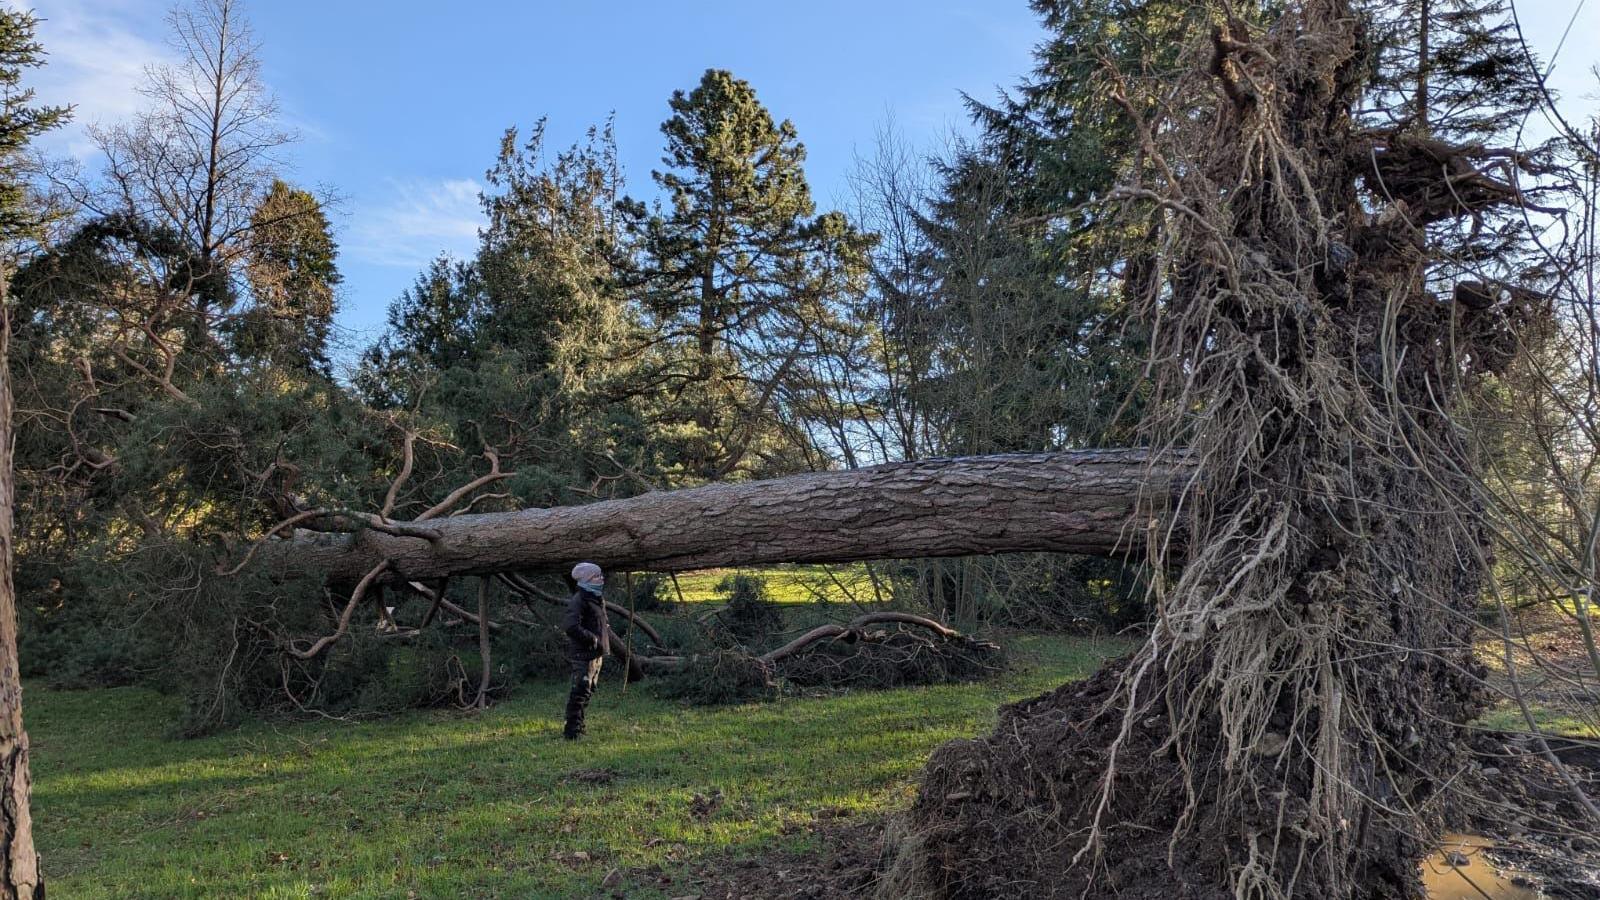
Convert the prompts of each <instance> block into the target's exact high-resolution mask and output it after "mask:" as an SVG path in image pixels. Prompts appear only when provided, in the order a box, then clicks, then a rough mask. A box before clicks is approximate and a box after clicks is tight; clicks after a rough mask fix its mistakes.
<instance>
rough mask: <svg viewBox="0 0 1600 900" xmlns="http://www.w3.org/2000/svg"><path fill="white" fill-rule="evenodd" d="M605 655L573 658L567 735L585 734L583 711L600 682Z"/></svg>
mask: <svg viewBox="0 0 1600 900" xmlns="http://www.w3.org/2000/svg"><path fill="white" fill-rule="evenodd" d="M602 661H604V657H600V656H597V657H595V658H594V659H575V660H572V692H571V693H569V694H567V728H566V735H567V737H577V736H578V735H580V734H583V731H584V729H583V711H584V709H585V708H586V707H587V706H588V705H589V698H590V697H593V696H594V688H595V685H597V684H599V683H600V663H601V662H602Z"/></svg>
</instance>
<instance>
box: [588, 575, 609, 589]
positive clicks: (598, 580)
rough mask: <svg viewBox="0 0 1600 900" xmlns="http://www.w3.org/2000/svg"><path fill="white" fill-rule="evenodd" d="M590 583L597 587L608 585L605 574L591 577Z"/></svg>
mask: <svg viewBox="0 0 1600 900" xmlns="http://www.w3.org/2000/svg"><path fill="white" fill-rule="evenodd" d="M589 583H590V584H592V585H594V586H595V587H604V586H605V583H606V576H605V573H604V572H601V573H600V574H598V575H594V576H591V577H590V578H589Z"/></svg>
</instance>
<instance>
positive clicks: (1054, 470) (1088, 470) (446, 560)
mask: <svg viewBox="0 0 1600 900" xmlns="http://www.w3.org/2000/svg"><path fill="white" fill-rule="evenodd" d="M1186 471H1187V470H1183V469H1177V470H1175V469H1172V468H1170V467H1164V468H1162V469H1160V470H1154V471H1153V470H1152V469H1151V468H1150V466H1149V463H1148V459H1147V455H1146V454H1145V453H1144V451H1141V450H1080V451H1073V452H1065V453H1035V454H1007V455H998V456H976V457H960V458H953V459H934V460H925V461H920V462H910V463H897V464H892V465H886V466H877V467H874V468H869V469H857V470H852V471H845V472H817V473H811V474H806V475H796V476H792V477H789V478H779V479H774V480H771V481H756V482H748V483H744V484H718V485H708V486H706V487H698V488H689V489H685V490H678V491H662V492H657V493H651V494H645V495H643V496H640V497H634V498H631V499H627V500H610V501H605V502H602V503H593V504H589V505H586V506H573V507H560V508H555V509H528V510H521V511H518V512H504V513H479V514H472V515H462V516H455V517H453V518H449V519H440V520H435V521H432V522H429V523H428V528H429V529H430V530H431V531H433V532H435V533H436V535H437V536H436V537H435V538H433V539H428V538H424V537H405V536H400V535H396V534H383V533H379V532H377V531H373V530H366V531H362V532H360V533H357V534H353V535H351V534H337V535H330V534H317V533H310V532H299V533H296V535H295V536H294V537H293V538H292V539H286V540H275V541H272V542H270V543H268V544H267V545H266V546H264V547H262V549H261V551H260V553H259V554H258V557H259V558H260V559H261V560H262V562H263V564H265V565H268V566H270V567H274V568H276V569H277V570H278V571H282V572H285V573H288V572H303V571H321V572H324V573H326V577H327V578H328V580H329V581H334V582H338V581H344V582H351V581H354V580H356V579H358V578H360V577H361V576H362V575H363V574H364V573H366V572H369V571H371V570H372V569H373V567H375V566H377V565H378V564H379V563H380V562H383V561H385V560H387V561H389V563H390V568H389V571H388V572H387V573H386V574H385V576H384V577H385V578H386V579H387V580H390V581H412V580H428V579H436V578H442V577H446V576H453V575H483V574H490V573H494V572H506V571H564V570H565V568H566V567H568V566H571V565H572V563H573V562H575V561H577V560H590V561H593V562H595V563H598V564H600V565H601V566H603V567H606V568H610V569H620V570H648V571H659V572H670V571H682V570H686V569H704V568H711V567H715V566H724V565H757V564H765V563H780V562H800V563H821V562H852V561H856V560H865V559H897V558H908V557H933V556H965V555H972V554H990V553H1014V552H1027V551H1054V552H1063V553H1083V554H1092V555H1101V556H1106V555H1122V554H1127V553H1129V552H1132V551H1135V550H1137V549H1138V548H1139V547H1141V546H1142V545H1143V539H1144V536H1145V535H1144V531H1145V525H1144V524H1143V523H1142V522H1140V521H1138V519H1139V516H1138V515H1137V511H1138V509H1139V505H1140V502H1141V498H1148V499H1150V500H1151V501H1154V502H1158V503H1164V502H1165V501H1166V500H1167V499H1168V496H1169V495H1170V493H1171V492H1172V491H1173V490H1174V489H1175V487H1176V486H1177V484H1178V483H1179V481H1180V480H1181V479H1182V478H1183V477H1184V475H1185V472H1186Z"/></svg>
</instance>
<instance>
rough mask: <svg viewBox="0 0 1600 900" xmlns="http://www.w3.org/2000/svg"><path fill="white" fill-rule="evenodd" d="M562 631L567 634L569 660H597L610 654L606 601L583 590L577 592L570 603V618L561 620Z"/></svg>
mask: <svg viewBox="0 0 1600 900" xmlns="http://www.w3.org/2000/svg"><path fill="white" fill-rule="evenodd" d="M561 630H562V631H565V632H566V633H567V656H568V658H569V659H573V660H577V661H583V660H590V659H598V658H599V657H602V656H605V655H606V654H607V653H609V652H611V629H610V627H609V625H608V624H607V622H606V608H605V601H604V600H601V599H600V598H599V597H598V596H596V595H594V594H591V593H589V592H588V591H586V590H584V589H583V588H578V590H577V591H576V592H574V593H573V595H572V596H571V597H570V598H569V599H568V600H567V615H566V617H565V618H564V619H562V622H561Z"/></svg>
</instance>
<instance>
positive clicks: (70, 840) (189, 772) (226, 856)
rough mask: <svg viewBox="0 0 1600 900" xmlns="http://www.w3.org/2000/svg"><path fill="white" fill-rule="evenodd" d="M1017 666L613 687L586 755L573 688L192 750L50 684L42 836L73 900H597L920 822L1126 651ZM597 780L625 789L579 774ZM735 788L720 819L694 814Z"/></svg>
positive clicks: (1051, 643) (39, 712)
mask: <svg viewBox="0 0 1600 900" xmlns="http://www.w3.org/2000/svg"><path fill="white" fill-rule="evenodd" d="M1012 649H1013V650H1014V651H1016V654H1017V655H1018V656H1019V657H1020V662H1021V665H1020V666H1019V667H1018V668H1017V669H1016V670H1015V671H1013V672H1011V673H1010V674H1008V675H1006V676H1005V677H1003V678H1002V679H1000V680H998V681H994V682H990V683H985V684H972V685H946V686H938V687H927V688H907V689H899V690H891V691H878V692H857V693H848V694H837V695H831V696H825V697H815V698H792V699H785V700H782V701H777V702H772V703H766V704H756V705H750V706H741V707H727V708H720V709H702V708H685V707H682V706H678V705H675V704H672V703H668V702H665V701H662V700H659V699H656V698H654V697H652V696H651V695H650V693H649V692H648V691H647V690H641V689H640V688H639V686H637V685H636V686H634V687H631V688H630V689H629V690H628V693H627V694H626V695H625V696H624V695H622V694H621V693H620V692H619V691H620V684H619V683H617V682H614V681H608V682H606V683H605V684H604V685H602V688H601V693H600V694H599V695H598V696H597V697H596V700H595V703H594V705H593V707H592V712H591V717H590V718H591V721H590V732H591V734H590V737H589V738H587V739H585V740H584V741H582V742H580V743H578V744H569V743H566V742H564V741H562V740H560V739H559V731H560V726H561V720H560V716H561V704H562V701H563V699H564V695H565V690H566V684H565V683H564V682H556V681H550V682H545V683H539V684H535V685H530V686H527V687H525V688H523V689H521V690H520V691H518V692H517V694H516V695H515V696H514V697H512V698H511V699H509V700H507V701H505V702H503V703H501V704H499V705H497V706H496V707H494V708H493V709H491V710H489V711H488V712H487V713H484V714H481V715H469V714H463V713H447V712H431V713H414V714H410V715H406V716H402V717H399V718H395V719H389V720H383V721H369V722H360V723H343V722H330V721H318V722H308V723H301V724H293V725H286V724H280V725H277V726H270V725H256V726H251V727H248V728H245V729H243V730H240V731H235V732H230V733H227V734H222V735H218V736H214V737H210V738H204V739H200V740H192V741H180V740H174V739H171V738H170V737H168V736H167V735H168V729H169V727H170V721H171V715H170V714H171V713H172V711H173V710H172V705H171V701H169V700H168V699H166V698H163V697H161V696H159V695H156V694H153V693H150V692H148V691H144V690H138V689H116V690H97V691H85V692H57V691H50V690H46V689H43V688H41V687H33V686H30V687H29V688H28V690H27V693H26V715H27V723H28V730H29V732H30V734H31V736H32V739H33V776H34V794H33V796H34V823H35V829H36V840H37V842H38V845H39V849H40V852H41V853H42V854H43V857H44V867H45V872H46V876H47V878H48V879H49V887H50V892H51V895H52V896H56V897H72V898H80V897H408V896H416V897H518V898H521V897H569V896H571V897H586V896H595V895H596V894H597V893H598V892H599V887H598V886H599V883H600V881H601V879H603V878H604V877H605V875H606V873H607V872H609V871H610V870H611V869H613V868H618V867H621V868H624V869H626V868H629V867H636V866H643V865H647V864H650V863H662V864H663V865H666V866H667V867H669V868H671V867H672V866H674V865H676V864H680V863H685V862H690V861H693V860H694V859H696V858H699V857H703V856H706V855H709V854H718V853H724V852H729V851H732V852H736V853H741V852H754V851H757V850H761V849H766V848H769V847H771V846H774V844H775V843H776V842H785V841H788V842H799V841H804V840H806V839H807V838H806V837H805V836H804V829H799V830H798V831H797V830H796V829H794V828H793V827H792V826H794V825H803V824H805V823H807V822H809V821H811V820H812V819H813V817H815V816H817V815H818V813H822V814H823V815H836V814H837V813H838V812H839V811H841V810H844V811H850V812H860V813H877V812H882V811H885V810H888V809H892V808H894V807H896V806H897V805H901V804H903V803H905V802H906V800H907V799H908V798H909V797H910V795H911V792H912V790H913V788H914V781H915V778H916V776H917V773H918V771H919V769H920V766H921V764H922V762H923V761H924V760H925V759H926V757H927V754H928V752H929V751H930V750H932V749H933V748H934V747H935V746H937V745H938V744H939V743H940V742H942V741H945V740H947V739H949V738H953V737H960V736H970V735H975V734H978V733H981V732H983V731H985V730H986V729H988V728H989V727H990V725H991V724H992V722H993V720H994V714H995V708H996V706H997V705H998V704H1000V703H1002V702H1004V701H1007V700H1012V699H1016V698H1019V697H1023V696H1027V695H1030V694H1034V693H1037V692H1039V691H1042V690H1045V689H1047V688H1049V687H1052V686H1054V685H1056V684H1058V683H1060V682H1061V681H1063V680H1066V679H1071V678H1078V677H1082V676H1084V675H1086V674H1088V673H1089V672H1091V671H1093V670H1094V669H1095V668H1096V667H1097V666H1098V665H1099V664H1100V662H1101V661H1102V660H1103V659H1104V658H1105V657H1106V656H1108V655H1110V654H1112V653H1114V652H1117V651H1119V650H1121V649H1122V645H1120V644H1116V643H1111V642H1106V641H1092V640H1084V639H1071V638H1055V637H1026V638H1020V639H1017V640H1015V641H1013V642H1012ZM593 769H608V770H610V771H611V772H612V773H614V778H613V779H612V780H611V781H610V783H599V784H596V783H589V782H586V781H584V780H583V779H581V778H577V777H574V776H575V773H578V772H581V771H582V770H593ZM714 791H720V792H721V794H722V797H723V801H722V803H721V805H720V807H719V808H717V809H716V810H715V812H713V813H711V814H710V815H709V816H704V817H701V818H697V817H695V816H693V815H691V811H690V801H691V799H692V798H693V797H694V795H695V794H697V793H699V794H704V795H710V794H712V792H714ZM786 826H790V827H788V828H787V829H786ZM785 831H789V832H792V833H791V834H785ZM578 851H582V852H583V853H586V854H588V858H587V859H586V860H585V859H582V858H575V857H573V856H572V854H574V853H575V852H578ZM630 896H652V894H650V893H648V892H647V891H643V890H638V889H635V890H634V891H632V892H631V893H630Z"/></svg>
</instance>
